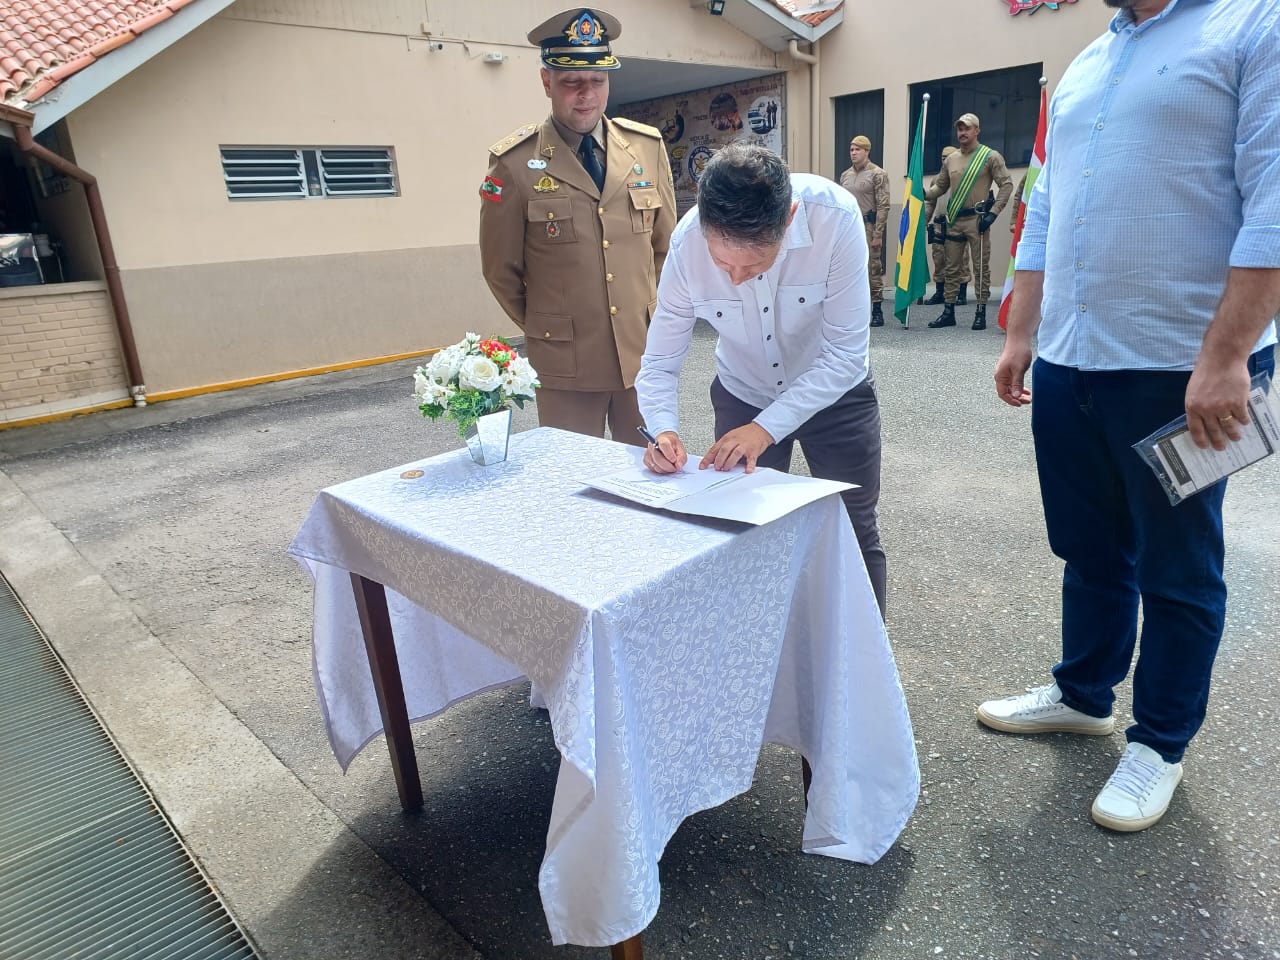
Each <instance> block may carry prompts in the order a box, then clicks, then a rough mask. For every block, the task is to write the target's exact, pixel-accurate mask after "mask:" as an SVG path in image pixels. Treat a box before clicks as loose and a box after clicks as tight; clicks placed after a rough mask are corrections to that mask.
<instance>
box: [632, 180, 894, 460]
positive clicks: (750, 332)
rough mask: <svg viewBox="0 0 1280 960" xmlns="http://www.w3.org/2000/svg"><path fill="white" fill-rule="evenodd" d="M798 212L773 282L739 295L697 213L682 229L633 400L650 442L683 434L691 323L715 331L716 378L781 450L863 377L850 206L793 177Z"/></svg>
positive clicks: (752, 284) (863, 280)
mask: <svg viewBox="0 0 1280 960" xmlns="http://www.w3.org/2000/svg"><path fill="white" fill-rule="evenodd" d="M791 195H792V198H793V199H794V200H797V201H799V204H798V206H797V207H796V212H795V216H794V217H793V218H792V220H791V225H790V226H789V227H788V228H787V233H786V237H785V239H784V240H783V243H782V248H781V250H780V251H779V253H778V259H777V260H775V261H774V263H773V266H771V267H770V268H769V269H768V271H766V272H765V273H762V274H760V275H759V276H755V277H752V278H750V279H749V280H746V281H744V282H742V283H740V284H736V285H735V284H734V283H733V281H732V280H730V279H729V275H728V274H727V273H725V271H724V270H722V269H721V268H720V267H718V266H716V263H715V261H714V260H712V259H711V252H710V250H708V248H707V241H706V237H705V236H704V235H703V233H702V224H701V222H700V221H699V219H698V208H697V207H694V208H693V209H692V210H690V211H689V212H688V213H686V214H685V215H684V217H682V218H681V220H680V223H679V224H677V225H676V229H675V231H674V232H673V233H672V234H671V249H670V250H668V251H667V260H666V263H665V264H663V267H662V279H661V280H660V281H659V283H658V309H657V310H656V311H655V312H654V315H653V322H652V323H650V324H649V338H648V340H647V342H646V344H645V351H644V357H643V358H642V359H641V361H640V373H639V375H638V376H637V377H636V394H637V397H638V400H639V403H640V413H641V414H642V415H643V416H644V419H645V423H647V424H648V426H649V429H650V430H652V431H653V432H654V434H659V433H662V432H663V431H664V430H679V426H680V419H679V387H680V370H681V368H682V367H683V366H684V360H685V357H686V356H687V355H688V353H689V345H690V343H691V341H692V338H693V329H694V324H695V322H696V321H697V320H705V321H706V322H707V323H709V324H710V325H711V326H712V327H714V328H715V331H716V333H717V334H719V339H718V341H717V342H716V373H717V375H718V376H719V377H720V383H721V384H723V386H724V388H725V389H726V390H728V391H729V392H730V393H731V394H733V395H734V396H735V397H737V398H738V399H739V400H742V401H744V402H746V403H749V404H751V405H752V406H753V407H758V408H759V409H760V411H761V412H760V414H759V416H757V417H756V419H755V422H756V423H758V424H760V426H762V427H764V429H765V430H767V431H768V432H769V435H770V436H772V437H773V438H774V439H775V440H781V439H782V438H783V437H785V436H787V435H788V434H790V433H793V432H794V431H795V430H796V428H798V427H799V426H800V425H801V424H803V423H804V422H805V421H806V420H808V419H809V418H810V417H812V416H813V415H814V414H815V413H818V412H820V411H822V410H825V409H826V408H827V407H829V406H831V405H832V404H833V403H835V402H836V401H837V400H839V399H840V398H841V397H842V396H844V394H846V393H847V392H848V391H850V390H852V389H853V388H854V387H856V386H857V385H858V384H859V383H861V382H862V381H863V380H864V379H865V378H866V376H867V363H868V361H867V346H868V344H869V342H870V332H869V330H868V329H867V328H868V325H869V323H870V320H871V300H870V294H869V293H868V289H869V288H868V286H867V238H866V232H865V230H864V229H863V226H862V213H861V211H859V209H858V204H857V202H856V201H855V200H854V199H853V195H852V194H850V193H849V191H848V190H845V189H844V187H840V186H837V185H836V184H834V183H832V182H831V181H830V180H827V179H824V178H823V177H817V176H814V175H812V174H808V173H793V174H792V175H791Z"/></svg>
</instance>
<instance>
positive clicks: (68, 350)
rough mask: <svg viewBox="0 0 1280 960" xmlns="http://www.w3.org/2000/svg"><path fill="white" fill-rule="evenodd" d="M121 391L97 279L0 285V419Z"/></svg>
mask: <svg viewBox="0 0 1280 960" xmlns="http://www.w3.org/2000/svg"><path fill="white" fill-rule="evenodd" d="M127 396H128V390H127V389H126V388H125V374H124V364H123V361H122V360H121V356H120V345H119V341H118V340H117V338H116V330H115V324H114V322H113V320H112V314H111V304H110V302H109V301H108V300H107V293H106V288H105V286H104V285H103V284H101V283H68V284H59V285H56V286H52V287H4V288H0V423H2V422H4V421H6V420H20V419H25V418H27V417H31V416H37V415H40V414H46V413H56V412H60V411H61V410H68V409H74V408H76V407H80V406H86V405H89V404H95V403H102V402H105V401H107V400H117V399H121V398H123V397H127Z"/></svg>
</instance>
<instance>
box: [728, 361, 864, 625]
mask: <svg viewBox="0 0 1280 960" xmlns="http://www.w3.org/2000/svg"><path fill="white" fill-rule="evenodd" d="M711 407H712V409H713V410H715V415H716V439H717V440H719V439H720V438H721V437H723V436H724V435H725V434H726V433H728V432H729V431H730V430H735V429H737V428H738V427H741V426H744V425H746V424H748V423H750V422H751V421H752V420H754V419H755V418H756V417H757V416H758V415H759V413H760V409H759V408H758V407H753V406H751V404H749V403H745V402H744V401H742V400H739V399H738V398H737V397H735V396H734V395H733V394H731V393H730V392H729V391H728V390H726V389H725V388H724V385H723V384H722V383H721V382H720V378H719V377H716V378H715V379H714V380H713V381H711ZM797 440H798V441H800V450H801V452H802V453H804V458H805V460H806V461H807V462H808V464H809V472H810V473H811V474H812V475H813V476H815V477H819V478H821V479H823V480H841V481H844V482H845V483H856V484H858V486H856V487H854V488H853V489H852V490H846V491H844V493H842V494H841V495H840V496H841V497H842V498H843V499H844V507H845V510H847V511H848V512H849V519H850V520H851V521H852V522H853V532H854V534H855V535H856V536H857V538H858V547H859V548H860V549H861V550H862V561H863V563H865V564H866V565H867V575H868V576H869V577H870V578H871V589H872V590H873V591H875V595H876V603H877V604H879V606H880V616H881V617H883V616H884V614H885V604H886V599H887V593H888V564H887V563H886V561H885V556H884V547H882V546H881V545H880V527H879V525H878V524H877V522H876V504H877V503H878V502H879V501H880V401H879V400H878V399H877V398H876V385H875V380H874V379H872V376H871V373H870V371H868V372H867V378H866V379H865V380H863V381H862V383H860V384H858V385H857V386H856V387H854V388H853V389H852V390H850V391H849V392H848V393H846V394H845V395H844V396H843V397H841V398H840V399H839V400H837V401H836V402H835V403H833V404H832V405H831V406H829V407H827V409H825V410H820V411H819V412H818V413H815V414H814V415H813V416H812V417H810V418H809V419H808V420H806V421H805V422H804V423H802V424H801V425H800V427H799V428H798V429H797V430H796V431H795V432H794V433H792V434H790V435H789V436H786V437H783V438H782V439H781V440H779V441H778V442H777V443H775V444H773V445H772V446H771V447H769V448H768V449H766V450H765V452H764V453H762V454H761V455H760V458H759V459H758V460H757V461H756V466H760V467H772V468H773V469H775V470H781V471H783V472H787V471H789V470H790V468H791V451H792V448H793V447H794V445H795V442H796V441H797Z"/></svg>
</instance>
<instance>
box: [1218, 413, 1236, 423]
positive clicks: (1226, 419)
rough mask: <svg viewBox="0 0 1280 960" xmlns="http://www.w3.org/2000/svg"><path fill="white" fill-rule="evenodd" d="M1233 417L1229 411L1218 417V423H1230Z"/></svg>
mask: <svg viewBox="0 0 1280 960" xmlns="http://www.w3.org/2000/svg"><path fill="white" fill-rule="evenodd" d="M1234 419H1235V417H1234V416H1233V415H1231V414H1229V413H1228V414H1227V415H1226V416H1225V417H1219V418H1218V422H1219V423H1230V422H1231V421H1232V420H1234Z"/></svg>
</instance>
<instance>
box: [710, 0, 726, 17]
mask: <svg viewBox="0 0 1280 960" xmlns="http://www.w3.org/2000/svg"><path fill="white" fill-rule="evenodd" d="M724 3H725V0H707V13H709V14H711V15H712V16H713V17H723V16H724Z"/></svg>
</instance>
